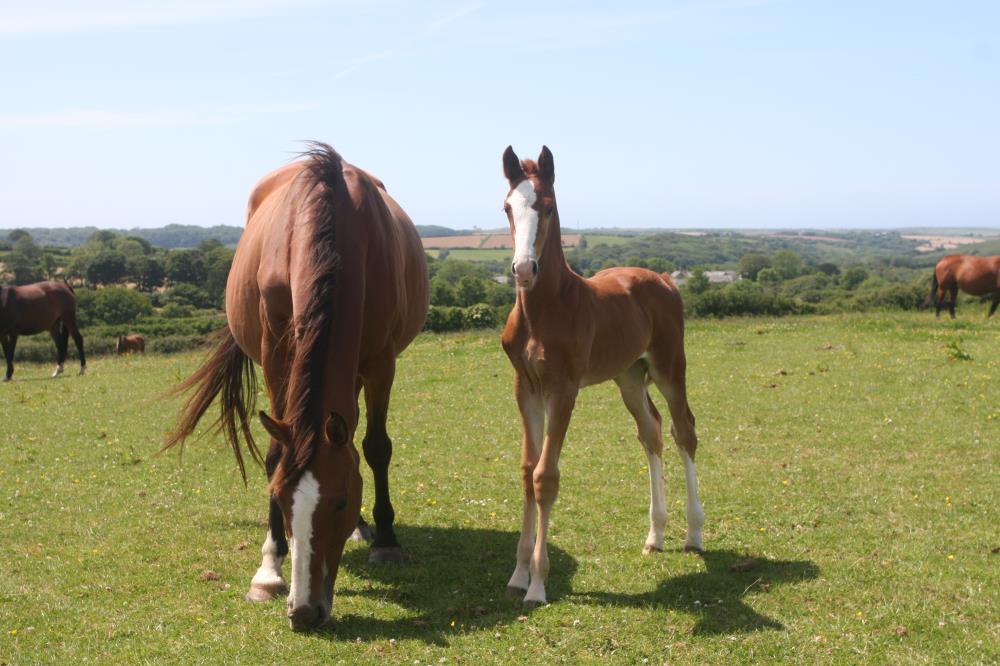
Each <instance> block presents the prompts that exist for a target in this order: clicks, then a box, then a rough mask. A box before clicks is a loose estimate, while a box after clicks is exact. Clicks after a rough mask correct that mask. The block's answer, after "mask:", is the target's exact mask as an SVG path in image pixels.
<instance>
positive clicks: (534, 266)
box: [531, 259, 538, 275]
mask: <svg viewBox="0 0 1000 666" xmlns="http://www.w3.org/2000/svg"><path fill="white" fill-rule="evenodd" d="M531 274H532V275H538V262H537V261H535V260H534V259H532V260H531Z"/></svg>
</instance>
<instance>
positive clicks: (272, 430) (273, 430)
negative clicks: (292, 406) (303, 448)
mask: <svg viewBox="0 0 1000 666" xmlns="http://www.w3.org/2000/svg"><path fill="white" fill-rule="evenodd" d="M260 422H261V425H263V426H264V430H266V431H267V432H268V434H269V435H271V437H274V439H276V440H277V441H279V442H280V443H281V444H284V445H287V444H288V443H289V442H291V441H292V432H291V429H290V428H289V427H288V426H287V425H285V424H284V423H282V422H281V421H276V420H274V419H272V418H271V417H270V416H268V415H267V412H265V411H263V410H261V412H260Z"/></svg>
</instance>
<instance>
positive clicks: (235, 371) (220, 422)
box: [161, 326, 263, 483]
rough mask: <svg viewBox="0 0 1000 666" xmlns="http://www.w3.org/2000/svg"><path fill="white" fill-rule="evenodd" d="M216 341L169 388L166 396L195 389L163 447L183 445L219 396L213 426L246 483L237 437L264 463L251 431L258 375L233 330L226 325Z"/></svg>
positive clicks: (241, 452)
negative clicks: (198, 363) (192, 369)
mask: <svg viewBox="0 0 1000 666" xmlns="http://www.w3.org/2000/svg"><path fill="white" fill-rule="evenodd" d="M216 335H217V337H218V339H219V342H218V344H217V345H216V347H215V349H214V350H213V351H212V353H211V355H210V356H209V357H208V359H207V360H206V361H205V363H204V364H202V366H201V367H200V368H198V370H196V371H195V373H194V374H193V375H191V376H190V377H188V378H187V379H186V380H184V381H183V382H181V383H180V384H178V385H177V386H175V387H174V388H172V389H171V390H170V391H169V392H168V393H167V395H176V394H178V393H184V392H186V391H188V390H190V389H195V391H194V393H193V394H192V395H191V397H190V398H188V401H187V403H185V405H184V409H183V410H182V411H181V414H180V416H179V418H178V421H177V426H176V428H175V429H174V431H173V432H171V433H170V435H169V436H168V437H167V440H166V442H164V444H163V449H161V450H166V449H169V448H171V447H173V446H177V445H180V446H181V447H182V448H183V445H184V440H186V439H187V438H188V437H189V436H190V435H191V434H192V433H193V432H194V429H195V427H196V426H197V425H198V421H200V420H201V417H202V416H204V415H205V412H206V411H208V408H209V407H211V406H212V403H213V402H215V398H216V397H219V396H221V398H220V404H219V407H220V412H219V417H218V418H217V419H216V420H215V424H214V426H215V428H216V429H217V430H221V431H222V432H223V433H225V435H226V440H227V441H228V442H229V445H230V446H232V448H233V453H234V454H235V455H236V464H237V465H239V467H240V474H242V475H243V482H244V483H246V480H247V472H246V467H245V466H244V464H243V449H242V447H241V446H240V437H241V436H242V438H243V439H244V440H245V441H246V445H247V450H248V451H250V455H251V456H252V457H253V459H254V460H256V461H257V462H258V463H261V464H263V459H262V458H261V455H260V451H259V450H258V449H257V445H256V443H255V442H254V441H253V435H252V434H251V433H250V417H249V415H250V414H253V413H254V401H255V399H256V397H257V375H256V373H255V372H254V367H253V361H252V360H251V359H250V357H249V356H247V355H246V354H244V353H243V350H242V349H240V346H239V345H238V344H236V339H235V338H233V333H232V331H230V330H229V327H228V326H226V327H225V328H223V329H222V330H221V331H219V332H218V333H217V334H216Z"/></svg>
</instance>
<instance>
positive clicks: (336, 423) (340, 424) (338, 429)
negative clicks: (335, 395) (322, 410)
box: [326, 412, 351, 446]
mask: <svg viewBox="0 0 1000 666" xmlns="http://www.w3.org/2000/svg"><path fill="white" fill-rule="evenodd" d="M326 438H327V439H328V440H330V443H331V444H333V445H334V446H344V445H345V444H347V442H348V441H349V440H350V438H351V433H349V432H348V431H347V422H346V421H344V417H343V416H341V415H340V414H338V413H337V412H330V416H328V417H327V419H326Z"/></svg>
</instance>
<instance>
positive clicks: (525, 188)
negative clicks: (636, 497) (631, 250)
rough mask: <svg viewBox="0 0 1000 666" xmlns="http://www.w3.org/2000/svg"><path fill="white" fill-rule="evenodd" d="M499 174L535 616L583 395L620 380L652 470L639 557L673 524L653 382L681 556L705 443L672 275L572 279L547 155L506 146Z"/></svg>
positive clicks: (521, 558) (698, 539) (694, 523)
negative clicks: (503, 182)
mask: <svg viewBox="0 0 1000 666" xmlns="http://www.w3.org/2000/svg"><path fill="white" fill-rule="evenodd" d="M503 168H504V175H505V176H506V177H507V181H508V182H509V183H510V191H509V192H508V193H507V197H506V199H505V200H504V210H505V211H506V213H507V218H508V221H509V222H510V228H511V233H512V235H513V237H514V261H513V263H512V264H511V272H512V273H513V275H514V277H515V278H516V282H517V302H516V304H515V305H514V309H513V310H512V311H511V313H510V316H509V317H508V318H507V325H506V326H505V327H504V331H503V337H502V341H503V348H504V351H506V352H507V356H508V357H509V358H510V362H511V364H512V365H513V366H514V370H515V371H516V374H515V377H514V394H515V397H516V398H517V406H518V409H519V410H520V412H521V422H522V428H523V431H524V439H523V444H522V450H521V477H522V481H523V485H524V517H523V521H522V524H521V538H520V540H519V541H518V545H517V566H516V567H515V569H514V575H512V576H511V578H510V582H509V583H508V584H507V593H508V594H510V595H512V596H513V595H517V596H522V595H523V597H524V605H525V606H526V607H529V608H531V607H535V606H538V605H541V604H544V603H546V598H545V578H546V576H547V575H548V569H549V558H548V552H547V549H546V538H547V536H548V526H549V517H550V515H551V512H552V505H553V503H555V501H556V496H557V494H558V492H559V453H560V451H561V449H562V445H563V440H564V438H565V437H566V430H567V428H568V427H569V420H570V416H571V414H572V413H573V405H574V403H575V402H576V395H577V392H578V391H579V390H580V389H581V388H583V387H585V386H590V385H592V384H599V383H601V382H605V381H607V380H609V379H613V380H614V381H615V383H617V384H618V389H619V391H620V392H621V396H622V400H623V401H624V402H625V407H627V408H628V410H629V413H631V414H632V417H633V418H634V419H635V423H636V426H637V428H638V435H639V441H640V442H642V445H643V447H644V448H645V450H646V456H647V458H648V461H649V493H650V501H649V535H648V536H647V537H646V545H645V548H643V552H644V553H651V552H654V551H662V550H663V529H664V526H665V525H666V521H667V509H666V503H665V500H664V488H663V462H662V459H661V454H662V452H663V433H662V430H661V418H660V414H659V412H657V410H656V407H655V406H653V402H652V400H651V399H650V397H649V393H648V391H647V387H648V385H649V384H650V382H652V383H654V384H656V387H657V388H658V389H659V391H660V393H662V394H663V397H664V398H666V401H667V405H668V407H669V409H670V418H671V420H672V421H673V426H672V427H671V429H670V432H671V434H672V435H673V437H674V441H675V442H676V444H677V450H678V453H679V454H680V457H681V460H682V461H683V463H684V475H685V479H686V482H687V523H688V529H687V542H686V544H685V546H684V549H685V550H694V551H701V549H702V534H701V530H702V525H703V524H704V521H705V514H704V512H703V511H702V507H701V501H700V500H699V499H698V480H697V478H696V476H695V466H694V457H695V449H696V448H697V446H698V439H697V437H696V435H695V431H694V415H693V414H692V413H691V410H690V409H689V408H688V403H687V392H686V389H685V377H684V375H685V359H684V319H683V306H682V304H681V298H680V295H679V294H678V293H677V288H676V286H675V285H674V283H673V282H672V280H671V279H670V276H669V275H659V274H657V273H655V272H653V271H650V270H646V269H643V268H612V269H608V270H604V271H601V272H600V273H598V274H597V275H595V276H594V277H592V278H590V279H584V278H582V277H580V276H579V275H577V274H576V273H574V272H573V271H572V270H571V269H570V267H569V266H568V265H567V263H566V259H565V257H564V256H563V251H562V239H561V237H560V233H559V212H558V210H557V208H556V197H555V191H554V190H553V182H554V180H555V171H554V167H553V161H552V153H551V152H550V151H549V149H548V148H546V147H544V146H543V147H542V152H541V155H539V157H538V162H537V163H536V162H532V161H531V160H524V161H521V160H519V159H518V157H517V155H515V154H514V151H513V150H512V149H511V148H510V147H509V146H508V148H507V150H506V151H505V152H504V154H503ZM546 419H547V421H548V423H546ZM543 432H544V439H543ZM536 511H537V513H538V517H537V521H538V533H537V536H536V534H535V521H536Z"/></svg>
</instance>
